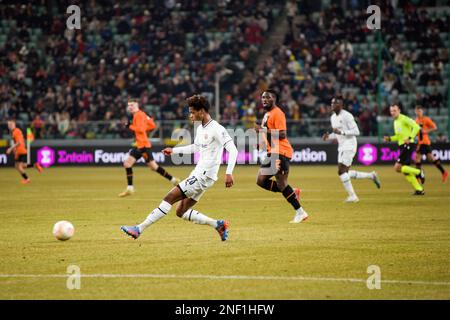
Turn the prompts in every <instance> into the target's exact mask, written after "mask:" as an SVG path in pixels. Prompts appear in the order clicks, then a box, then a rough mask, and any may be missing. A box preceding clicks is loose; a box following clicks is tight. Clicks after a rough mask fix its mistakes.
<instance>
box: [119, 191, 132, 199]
mask: <svg viewBox="0 0 450 320" xmlns="http://www.w3.org/2000/svg"><path fill="white" fill-rule="evenodd" d="M133 193H134V189H125V191H124V192H121V193H119V197H121V198H123V197H128V196H131V195H133Z"/></svg>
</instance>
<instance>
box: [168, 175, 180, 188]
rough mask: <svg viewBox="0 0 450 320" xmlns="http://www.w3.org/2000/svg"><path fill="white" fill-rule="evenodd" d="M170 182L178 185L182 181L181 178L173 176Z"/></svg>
mask: <svg viewBox="0 0 450 320" xmlns="http://www.w3.org/2000/svg"><path fill="white" fill-rule="evenodd" d="M170 183H172V184H173V185H174V186H177V185H178V184H179V183H180V179H178V178H175V177H173V178H172V179H170Z"/></svg>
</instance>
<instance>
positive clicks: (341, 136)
mask: <svg viewBox="0 0 450 320" xmlns="http://www.w3.org/2000/svg"><path fill="white" fill-rule="evenodd" d="M331 108H332V110H333V114H332V115H331V127H332V128H333V133H331V134H330V133H325V134H324V135H323V137H322V138H323V140H324V141H327V140H329V139H337V141H338V175H339V178H340V179H341V181H342V184H343V185H344V188H345V190H346V191H347V193H348V197H347V199H346V200H345V202H358V201H359V198H358V196H357V195H356V193H355V190H354V189H353V185H352V182H351V180H350V179H370V180H372V181H373V183H375V185H376V186H377V188H378V189H379V188H380V187H381V183H380V179H379V178H378V175H377V173H376V172H375V171H372V172H370V173H368V172H361V171H355V170H350V167H351V165H352V162H353V158H354V157H355V154H356V149H357V146H358V142H357V140H356V137H357V136H359V129H358V125H357V124H356V122H355V119H354V118H353V115H352V114H351V113H350V112H348V111H346V110H344V101H343V99H342V97H335V98H333V100H331Z"/></svg>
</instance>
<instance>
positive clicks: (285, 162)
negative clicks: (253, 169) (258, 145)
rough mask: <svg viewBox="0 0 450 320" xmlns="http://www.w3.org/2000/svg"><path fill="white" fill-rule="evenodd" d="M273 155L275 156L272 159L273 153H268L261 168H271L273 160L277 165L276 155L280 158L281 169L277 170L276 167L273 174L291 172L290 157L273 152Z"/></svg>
mask: <svg viewBox="0 0 450 320" xmlns="http://www.w3.org/2000/svg"><path fill="white" fill-rule="evenodd" d="M273 156H275V158H274V160H273V161H272V154H270V153H268V154H267V156H266V158H265V159H264V160H262V162H261V168H270V167H271V166H272V162H273V163H274V165H275V160H276V159H277V158H276V157H278V159H279V160H280V170H278V171H275V169H274V172H273V174H276V173H281V174H288V173H289V163H290V162H291V159H289V158H288V157H285V156H282V155H279V154H273Z"/></svg>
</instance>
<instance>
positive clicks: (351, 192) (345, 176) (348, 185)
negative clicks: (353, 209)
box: [339, 173, 356, 197]
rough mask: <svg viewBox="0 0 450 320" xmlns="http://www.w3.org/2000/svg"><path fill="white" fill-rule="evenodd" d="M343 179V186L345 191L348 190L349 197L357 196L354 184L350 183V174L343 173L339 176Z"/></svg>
mask: <svg viewBox="0 0 450 320" xmlns="http://www.w3.org/2000/svg"><path fill="white" fill-rule="evenodd" d="M339 178H341V181H342V184H343V185H344V188H345V190H347V193H348V195H349V196H351V197H352V196H355V197H356V194H355V190H353V186H352V182H351V181H350V176H349V175H348V173H343V174H341V175H340V176H339Z"/></svg>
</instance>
